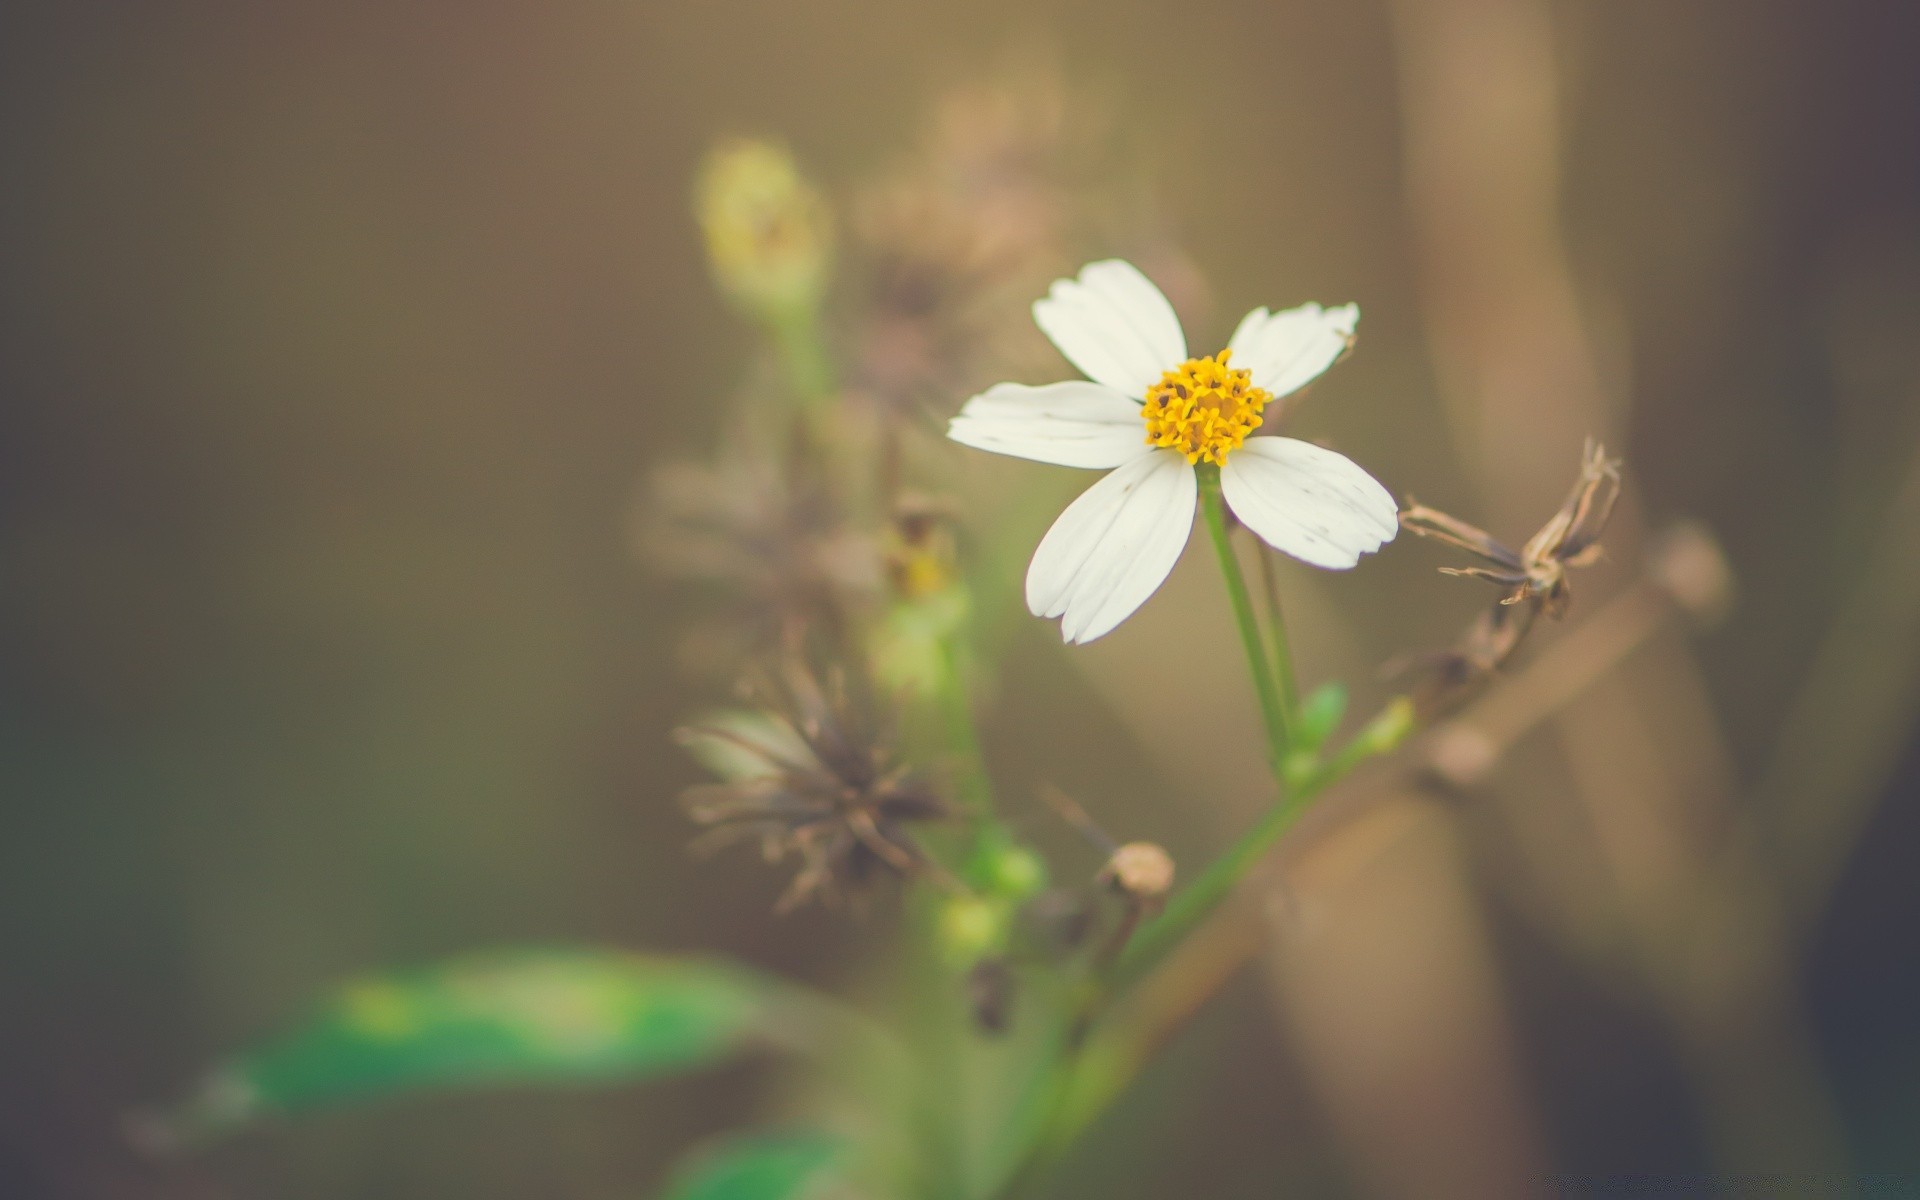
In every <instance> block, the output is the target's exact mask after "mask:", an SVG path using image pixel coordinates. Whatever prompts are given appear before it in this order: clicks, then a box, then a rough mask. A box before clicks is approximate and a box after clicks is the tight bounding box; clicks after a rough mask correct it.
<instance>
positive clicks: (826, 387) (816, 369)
mask: <svg viewBox="0 0 1920 1200" xmlns="http://www.w3.org/2000/svg"><path fill="white" fill-rule="evenodd" d="M768 331H769V332H770V333H771V334H772V336H773V344H774V348H775V349H776V350H777V351H778V352H779V355H780V365H781V366H782V368H784V369H785V371H786V373H787V382H789V383H790V384H792V385H793V390H794V391H795V392H796V393H798V394H799V396H800V399H801V400H802V402H803V403H804V406H805V407H807V408H818V407H819V406H821V405H823V404H825V403H826V402H827V401H828V400H830V399H832V398H833V394H834V391H835V390H836V388H837V383H836V381H835V378H834V370H833V359H832V356H831V355H830V354H829V353H828V351H827V344H826V339H825V338H824V337H823V336H822V334H821V330H820V315H819V313H818V312H816V311H815V310H814V309H813V308H812V307H811V306H808V307H796V308H793V309H791V310H788V311H786V312H783V313H780V314H779V315H777V316H774V317H772V318H771V319H770V320H769V321H768Z"/></svg>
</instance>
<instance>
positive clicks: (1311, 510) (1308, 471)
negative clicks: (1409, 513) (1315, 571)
mask: <svg viewBox="0 0 1920 1200" xmlns="http://www.w3.org/2000/svg"><path fill="white" fill-rule="evenodd" d="M1220 491H1221V495H1223V496H1224V497H1225V498H1226V501H1227V504H1228V506H1229V507H1231V508H1232V509H1233V512H1234V515H1235V516H1237V517H1239V518H1240V520H1241V521H1242V522H1244V523H1245V524H1246V526H1247V528H1249V529H1251V530H1253V531H1254V532H1255V533H1257V534H1259V535H1260V536H1261V537H1262V538H1264V539H1266V541H1267V544H1268V545H1270V546H1272V547H1273V548H1274V549H1276V550H1281V551H1284V552H1286V553H1288V554H1291V555H1293V556H1294V557H1295V558H1297V559H1299V560H1300V561H1301V562H1306V563H1312V564H1313V565H1314V566H1316V567H1329V568H1332V569H1335V570H1345V569H1346V568H1348V567H1351V566H1352V565H1353V564H1355V563H1357V562H1359V561H1360V556H1361V555H1362V554H1371V553H1372V552H1373V551H1375V550H1378V549H1379V548H1380V547H1381V546H1384V545H1385V544H1386V543H1388V542H1390V541H1392V540H1393V535H1394V534H1396V533H1398V532H1400V506H1399V505H1397V504H1395V503H1394V500H1393V496H1392V495H1391V494H1389V493H1388V491H1387V489H1386V488H1383V487H1381V486H1380V484H1379V483H1378V482H1377V481H1375V479H1374V478H1373V476H1371V475H1369V474H1367V473H1366V472H1365V471H1363V470H1361V469H1360V468H1359V466H1358V465H1356V464H1355V463H1354V461H1353V460H1352V459H1350V458H1348V457H1347V456H1345V455H1344V454H1335V453H1334V452H1333V451H1331V450H1328V449H1325V448H1324V447H1321V446H1316V445H1314V444H1313V443H1311V442H1302V441H1297V440H1295V439H1293V438H1283V437H1263V438H1249V439H1247V442H1246V444H1245V445H1243V446H1241V447H1240V448H1239V449H1238V450H1235V451H1233V452H1232V453H1231V454H1229V455H1227V465H1226V466H1224V467H1222V468H1220Z"/></svg>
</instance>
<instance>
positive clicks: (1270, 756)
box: [1198, 463, 1291, 789]
mask: <svg viewBox="0 0 1920 1200" xmlns="http://www.w3.org/2000/svg"><path fill="white" fill-rule="evenodd" d="M1198 473H1199V477H1200V511H1201V512H1202V513H1203V514H1205V516H1206V521H1207V532H1209V533H1211V534H1212V535H1213V548H1214V550H1215V551H1216V552H1217V553H1218V554H1219V557H1220V574H1221V575H1222V576H1223V577H1225V579H1226V583H1227V598H1228V599H1229V600H1230V601H1232V602H1233V619H1234V621H1235V623H1236V624H1238V625H1239V626H1240V644H1241V646H1242V647H1243V648H1244V649H1245V650H1246V653H1247V668H1248V669H1249V670H1250V671H1252V672H1253V690H1254V691H1255V692H1256V693H1258V695H1259V697H1260V716H1261V720H1262V722H1263V724H1264V725H1265V727H1266V733H1267V764H1268V766H1269V767H1271V768H1272V770H1273V778H1274V780H1275V782H1277V783H1279V784H1280V786H1281V788H1282V789H1284V788H1285V787H1286V780H1285V777H1284V776H1283V775H1282V768H1283V766H1284V764H1285V763H1286V760H1287V747H1288V745H1289V744H1290V741H1291V739H1290V737H1289V735H1288V725H1287V710H1286V707H1285V705H1284V703H1283V701H1282V700H1281V698H1280V688H1279V686H1278V685H1277V684H1275V683H1274V680H1273V670H1272V668H1271V667H1269V666H1268V664H1267V649H1266V643H1265V642H1264V641H1263V640H1262V639H1261V637H1260V622H1259V620H1258V619H1257V618H1256V617H1255V616H1254V615H1253V597H1252V596H1251V595H1250V594H1248V592H1247V579H1246V576H1245V575H1243V574H1242V573H1241V571H1240V560H1239V558H1238V557H1236V556H1235V554H1234V552H1233V539H1232V537H1231V536H1230V535H1229V534H1228V533H1227V506H1226V502H1225V501H1224V500H1222V499H1221V498H1220V468H1219V467H1216V466H1214V465H1213V464H1211V463H1201V464H1200V466H1199V471H1198Z"/></svg>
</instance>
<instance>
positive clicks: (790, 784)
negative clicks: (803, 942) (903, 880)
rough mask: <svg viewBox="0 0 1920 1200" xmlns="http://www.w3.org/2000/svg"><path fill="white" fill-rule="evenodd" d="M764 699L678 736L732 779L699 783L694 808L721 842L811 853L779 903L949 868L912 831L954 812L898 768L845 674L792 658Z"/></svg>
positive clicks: (775, 853) (784, 906)
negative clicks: (753, 708) (819, 670)
mask: <svg viewBox="0 0 1920 1200" xmlns="http://www.w3.org/2000/svg"><path fill="white" fill-rule="evenodd" d="M761 690H762V691H763V692H764V693H765V697H764V707H763V708H762V709H761V710H760V711H757V712H754V713H750V714H736V715H734V716H733V717H732V718H731V719H729V718H725V717H723V718H716V719H715V720H713V721H710V722H708V723H706V724H704V725H700V726H694V727H690V728H686V729H681V730H679V731H678V732H677V734H676V736H677V737H678V738H679V739H680V741H681V742H682V743H683V744H686V745H688V746H689V747H690V748H692V749H694V750H695V751H696V752H697V753H701V757H702V758H703V759H705V761H707V763H708V765H710V766H712V767H714V769H715V770H716V772H717V773H719V774H721V775H722V776H723V779H724V782H721V783H711V784H703V785H699V786H696V787H692V788H689V789H688V790H687V791H686V792H685V793H683V794H682V796H681V802H682V804H683V805H684V806H685V808H686V810H687V813H688V815H689V816H691V817H692V818H693V819H694V821H696V822H697V823H699V824H701V825H703V826H706V827H707V830H708V832H707V833H706V834H705V835H704V836H703V837H702V838H701V839H700V841H699V842H698V843H696V845H697V846H698V847H699V848H702V849H714V848H717V847H718V846H721V845H726V844H731V843H733V842H737V841H741V840H757V841H758V842H759V843H760V848H761V852H762V853H763V854H764V855H765V856H766V859H767V861H769V862H777V861H779V860H781V859H784V858H787V857H789V856H792V857H795V858H798V859H799V860H800V871H799V874H798V875H796V876H795V877H794V880H793V883H792V885H791V886H790V887H788V888H787V890H786V893H785V894H784V895H783V896H781V898H780V901H779V904H778V905H777V906H776V911H779V912H787V911H789V910H791V909H793V908H794V907H796V906H798V905H800V904H802V903H804V902H805V901H807V900H809V899H812V898H814V897H819V898H820V899H822V900H824V901H828V902H834V901H839V900H842V899H847V898H858V897H859V896H860V895H862V894H863V893H864V892H865V891H866V890H868V888H869V887H870V886H871V885H872V884H873V883H875V882H876V881H877V880H879V879H882V878H885V877H887V876H895V877H911V876H915V875H920V874H923V873H929V872H931V873H935V874H940V873H941V872H940V871H939V868H938V867H937V865H936V864H934V862H933V861H932V860H931V859H930V858H929V857H928V856H927V855H926V853H925V852H924V851H923V850H922V849H921V847H920V845H919V844H918V843H917V842H916V841H915V840H914V837H913V834H912V832H911V827H912V826H914V825H916V824H921V823H925V822H929V821H940V820H945V819H947V818H949V817H950V816H951V815H952V810H951V809H950V808H949V806H948V805H947V803H946V801H945V800H943V799H942V798H941V797H940V796H939V794H938V793H937V792H935V791H934V789H933V788H932V787H931V786H930V785H929V784H928V783H926V782H925V781H923V780H922V779H920V778H918V777H917V776H915V775H914V774H913V773H912V772H911V771H910V770H909V769H908V768H907V767H905V766H901V765H898V764H896V763H895V762H894V761H893V758H892V754H891V752H890V751H889V750H888V749H887V748H886V746H885V744H884V740H883V739H882V737H881V736H880V734H879V732H878V730H877V729H876V727H875V724H874V723H873V722H872V721H871V720H870V719H868V718H867V717H866V716H865V713H864V706H861V705H857V704H856V703H854V701H853V700H852V698H851V697H850V696H849V693H848V689H847V685H846V681H845V676H844V674H843V673H840V672H832V673H829V674H828V675H827V677H826V678H825V680H824V681H823V680H821V679H820V678H817V677H816V676H815V675H814V674H813V673H812V672H811V671H809V670H807V669H806V668H805V667H804V666H803V665H801V663H800V661H799V659H798V656H797V655H795V656H790V657H789V658H788V660H787V662H786V664H785V666H784V668H783V669H782V671H781V673H780V676H779V678H778V680H777V681H776V682H773V683H771V684H769V685H767V686H765V687H763V688H762V689H761Z"/></svg>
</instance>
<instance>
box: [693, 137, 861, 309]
mask: <svg viewBox="0 0 1920 1200" xmlns="http://www.w3.org/2000/svg"><path fill="white" fill-rule="evenodd" d="M694 210H695V212H696V213H697V215H698V216H699V218H700V227H701V229H702V230H704V231H705V233H706V237H707V255H708V258H709V260H710V262H711V264H712V267H713V276H714V280H715V281H716V282H717V283H718V284H719V285H720V290H721V291H723V292H725V293H726V294H727V296H728V297H729V298H731V299H732V300H733V301H734V302H735V303H737V304H739V305H740V306H741V307H742V308H744V309H745V310H746V311H747V312H749V313H751V314H752V315H754V316H755V317H758V318H760V319H762V320H768V321H775V322H779V321H784V320H789V319H791V318H792V317H793V315H794V314H796V313H805V312H809V311H811V310H812V309H814V308H816V307H817V306H818V305H819V302H820V295H821V293H822V291H823V290H824V289H825V287H826V280H827V269H828V266H829V264H830V262H831V259H832V252H833V222H832V215H831V213H830V211H829V210H828V208H827V204H826V201H825V200H824V199H822V197H821V196H820V193H819V192H817V191H815V190H814V188H813V186H812V185H811V184H809V183H808V182H807V181H806V179H805V178H803V177H802V176H801V174H800V171H799V168H798V167H796V166H795V165H794V161H793V155H792V154H790V153H788V151H787V150H786V148H785V147H783V146H778V145H775V144H773V143H771V142H762V141H753V140H747V139H742V140H738V141H731V142H725V143H722V144H721V145H718V146H716V147H714V149H713V150H712V151H711V152H709V153H708V155H707V159H706V162H705V163H704V164H702V166H701V169H700V180H699V184H698V187H697V188H696V189H695V194H694Z"/></svg>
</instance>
